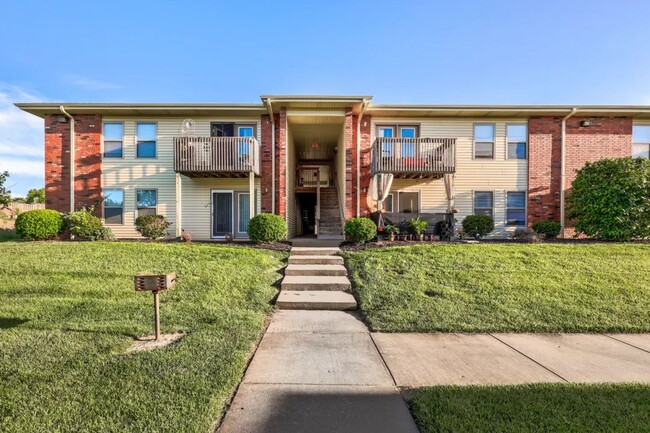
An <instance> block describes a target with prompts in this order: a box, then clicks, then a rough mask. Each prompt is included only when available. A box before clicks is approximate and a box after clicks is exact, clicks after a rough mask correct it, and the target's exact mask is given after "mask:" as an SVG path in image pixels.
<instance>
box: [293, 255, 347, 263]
mask: <svg viewBox="0 0 650 433" xmlns="http://www.w3.org/2000/svg"><path fill="white" fill-rule="evenodd" d="M289 264H290V265H342V264H343V257H341V256H290V257H289Z"/></svg>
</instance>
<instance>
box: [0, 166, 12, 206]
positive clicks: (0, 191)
mask: <svg viewBox="0 0 650 433" xmlns="http://www.w3.org/2000/svg"><path fill="white" fill-rule="evenodd" d="M8 178H9V172H8V171H5V172H1V173H0V209H7V208H8V207H9V203H11V191H9V190H8V189H7V187H6V186H5V182H6V181H7V179H8Z"/></svg>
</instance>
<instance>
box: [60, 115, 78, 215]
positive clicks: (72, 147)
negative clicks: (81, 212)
mask: <svg viewBox="0 0 650 433" xmlns="http://www.w3.org/2000/svg"><path fill="white" fill-rule="evenodd" d="M59 110H60V111H61V113H62V114H63V115H64V116H65V117H67V118H68V119H70V212H74V165H75V164H74V163H75V156H74V117H72V116H71V115H70V114H69V113H68V112H67V111H65V108H63V105H61V106H59Z"/></svg>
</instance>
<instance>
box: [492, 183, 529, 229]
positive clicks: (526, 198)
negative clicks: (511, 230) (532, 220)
mask: <svg viewBox="0 0 650 433" xmlns="http://www.w3.org/2000/svg"><path fill="white" fill-rule="evenodd" d="M512 193H515V194H517V193H518V194H523V195H524V207H523V208H520V207H512V208H511V207H508V194H512ZM493 205H494V203H493ZM510 209H513V210H522V209H523V211H524V223H523V224H521V225H519V224H508V211H509V210H510ZM505 217H506V218H505V225H506V227H525V226H526V225H527V224H526V222H527V221H528V192H527V191H506V215H505Z"/></svg>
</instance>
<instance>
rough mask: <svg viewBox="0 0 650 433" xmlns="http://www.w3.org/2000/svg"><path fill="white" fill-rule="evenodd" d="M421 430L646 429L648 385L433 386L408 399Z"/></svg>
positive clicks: (649, 428)
mask: <svg viewBox="0 0 650 433" xmlns="http://www.w3.org/2000/svg"><path fill="white" fill-rule="evenodd" d="M410 408H411V411H412V413H413V417H414V418H415V420H416V423H417V424H418V427H419V429H420V432H421V433H443V432H444V433H465V432H467V433H469V432H501V433H507V432H512V433H555V432H562V433H583V432H592V433H596V432H608V433H611V432H620V433H630V432H635V433H641V432H650V386H648V385H632V384H617V385H576V384H552V385H548V384H543V385H542V384H538V385H515V386H490V387H474V386H472V387H436V388H424V389H421V390H419V391H418V392H417V394H416V396H415V398H414V399H413V400H411V402H410Z"/></svg>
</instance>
